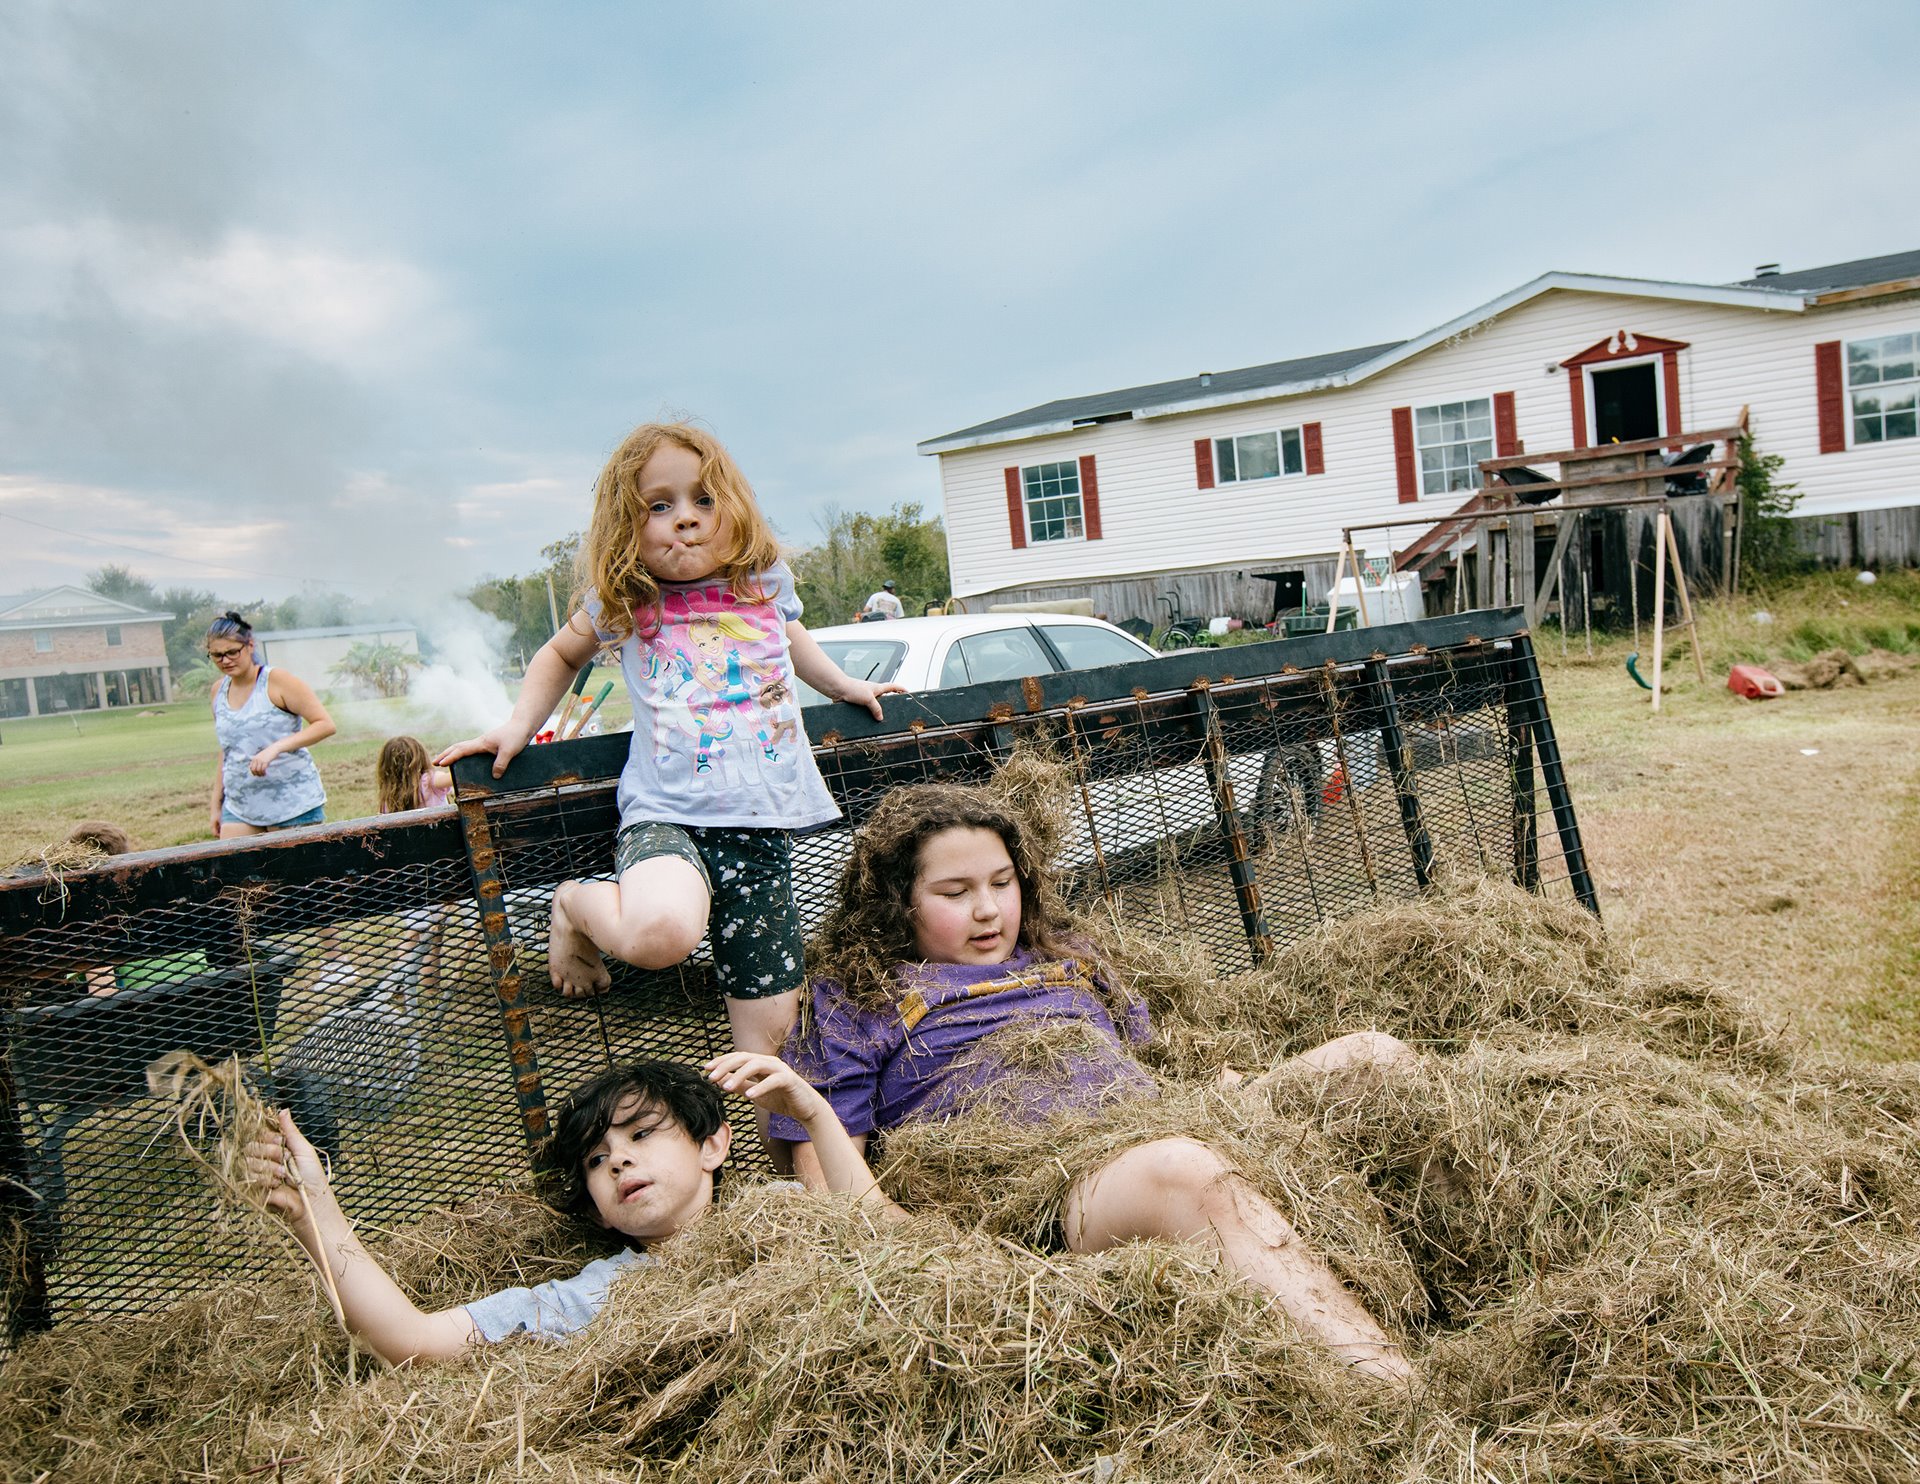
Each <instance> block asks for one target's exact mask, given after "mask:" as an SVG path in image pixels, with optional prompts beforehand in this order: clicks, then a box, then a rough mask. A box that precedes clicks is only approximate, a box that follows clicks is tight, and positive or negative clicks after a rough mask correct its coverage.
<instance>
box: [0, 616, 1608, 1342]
mask: <svg viewBox="0 0 1920 1484" xmlns="http://www.w3.org/2000/svg"><path fill="white" fill-rule="evenodd" d="M887 706H888V713H889V714H888V719H887V721H886V722H885V723H877V722H874V721H873V720H872V719H871V718H870V717H868V716H867V715H866V714H865V713H863V712H857V711H855V710H854V709H853V708H851V707H846V706H839V707H823V708H816V709H814V710H812V711H810V712H809V713H808V714H807V725H808V729H809V735H810V736H812V737H813V738H814V739H815V741H814V753H815V756H816V757H817V758H818V760H819V763H820V767H821V771H822V772H823V773H824V775H825V777H826V779H827V783H828V786H829V788H830V789H831V790H832V791H833V793H834V796H835V797H836V798H837V799H838V800H839V802H840V804H841V807H842V808H843V809H844V810H845V812H846V816H847V817H846V820H844V821H843V822H842V823H840V824H838V825H835V826H832V827H830V828H827V829H824V830H821V831H818V832H814V833H811V834H808V835H806V836H804V837H802V838H799V839H797V840H796V841H795V843H794V869H793V889H794V893H795V896H796V899H797V901H798V904H799V907H800V912H801V917H802V920H803V922H804V923H805V924H806V925H807V926H808V927H809V929H811V927H812V926H813V925H814V924H815V923H817V922H818V921H819V919H820V916H821V914H822V912H823V911H824V910H825V907H826V905H827V903H828V902H829V900H830V898H831V894H832V892H833V891H834V889H835V886H836V882H837V877H838V873H839V867H840V863H841V861H842V860H843V859H844V856H845V853H846V850H847V846H848V838H849V837H848V831H849V828H850V827H852V826H857V825H858V824H859V823H860V822H861V821H862V820H863V819H864V818H865V817H866V815H867V814H868V813H869V812H870V811H871V809H872V807H873V805H874V804H875V802H876V801H877V800H878V799H879V798H880V796H881V795H882V794H883V793H885V792H886V791H887V790H888V789H890V788H893V787H895V786H897V785H900V784H903V783H910V782H916V781H921V780H927V779H945V780H977V779H984V778H986V777H987V776H989V775H990V774H991V772H992V771H993V769H994V768H995V767H996V766H997V765H998V763H999V762H1000V761H1001V760H1002V759H1004V758H1006V757H1008V756H1009V755H1011V754H1012V753H1013V752H1014V751H1015V750H1016V749H1018V748H1021V747H1023V746H1033V747H1039V748H1042V749H1044V750H1045V751H1047V752H1048V753H1049V754H1050V755H1051V756H1052V757H1054V758H1056V759H1058V760H1059V761H1061V762H1063V763H1065V764H1067V765H1069V767H1070V768H1071V770H1072V777H1073V807H1072V813H1073V816H1074V818H1073V820H1072V828H1071V829H1070V831H1069V833H1068V837H1067V839H1066V841H1065V843H1064V844H1063V846H1062V849H1061V853H1060V858H1059V864H1060V866H1061V867H1062V868H1063V869H1064V870H1065V871H1066V872H1067V873H1068V878H1069V882H1070V885H1071V889H1072V893H1073V895H1074V897H1075V898H1076V899H1077V900H1078V902H1079V903H1080V905H1081V906H1082V907H1083V908H1084V909H1086V910H1088V911H1091V912H1096V913H1112V914H1115V915H1117V916H1118V917H1119V918H1121V919H1123V920H1125V921H1126V922H1128V923H1129V924H1131V925H1133V926H1135V927H1140V926H1146V927H1149V928H1153V927H1158V926H1164V928H1165V929H1166V930H1167V931H1169V932H1174V933H1179V934H1182V935H1184V936H1185V937H1187V938H1189V939H1191V940H1193V941H1196V942H1198V943H1200V944H1202V945H1204V946H1205V948H1206V950H1207V951H1208V952H1209V953H1210V954H1211V956H1212V958H1213V961H1214V964H1215V966H1216V968H1217V969H1218V971H1219V972H1221V973H1223V974H1225V973H1231V972H1234V971H1237V970H1240V969H1244V968H1246V967H1249V966H1251V965H1253V964H1256V963H1258V962H1260V961H1261V960H1263V959H1265V958H1266V957H1267V956H1268V955H1270V954H1272V953H1273V952H1275V951H1276V950H1277V949H1279V948H1281V947H1284V946H1285V945H1286V944H1287V943H1288V942H1290V941H1293V940H1296V939H1298V938H1300V937H1302V936H1304V935H1306V934H1308V933H1311V932H1314V931H1316V930H1318V928H1319V927H1320V926H1321V925H1322V924H1324V923H1329V922H1337V921H1338V920H1340V919H1341V918H1343V917H1345V916H1347V915H1349V914H1351V913H1353V912H1355V911H1357V910H1360V909H1362V908H1364V907H1366V906H1368V905H1370V904H1372V903H1374V902H1376V901H1379V900H1382V899H1389V898H1403V897H1408V896H1411V895H1414V894H1416V893H1418V892H1420V891H1421V890H1423V889H1424V888H1425V887H1426V885H1427V884H1428V883H1429V882H1430V881H1431V880H1433V879H1434V877H1435V875H1436V873H1439V872H1441V871H1443V870H1446V869H1459V868H1465V869H1468V870H1471V871H1478V872H1485V873H1489V874H1492V875H1496V876H1503V877H1508V878H1510V879H1513V880H1515V881H1517V882H1519V883H1520V884H1522V885H1523V886H1525V887H1527V888H1529V889H1530V890H1535V891H1542V892H1555V893H1563V894H1570V895H1572V896H1574V897H1576V898H1577V899H1578V900H1580V901H1581V902H1583V903H1584V904H1585V905H1586V906H1587V907H1589V908H1590V909H1592V908H1593V907H1594V905H1595V904H1594V894H1593V887H1592V883H1591V880H1590V879H1589V877H1588V874H1587V870H1586V865H1585V861H1584V858H1583V855H1582V852H1581V847H1580V838H1579V829H1578V825H1577V822H1576V820H1575V817H1574V812H1573V806H1572V803H1571V800H1570V799H1569V797H1568V794H1567V788H1566V780H1565V777H1564V774H1563V772H1562V770H1561V766H1560V758H1559V751H1558V748H1557V746H1556V744H1555V740H1554V735H1553V729H1552V725H1551V722H1550V720H1549V718H1548V714H1547V708H1546V702H1545V697H1544V695H1543V693H1542V691H1541V685H1540V673H1539V669H1538V666H1537V665H1536V663H1535V659H1534V654H1533V650H1532V647H1531V644H1530V642H1529V640H1528V637H1527V635H1526V632H1525V630H1524V628H1523V627H1522V625H1521V619H1520V615H1519V613H1518V611H1517V610H1513V611H1506V612H1478V613H1469V614H1463V615H1458V616H1455V617H1453V618H1448V619H1439V620H1433V621H1429V622H1426V623H1420V624H1408V625H1401V626H1397V627H1393V628H1383V629H1370V630H1363V631H1359V632H1351V633H1341V634H1334V635H1325V636H1313V637H1309V638H1300V639H1291V640H1286V641H1276V642H1272V643H1263V644H1254V645H1247V646H1242V647H1237V648H1230V649H1219V650H1195V651H1188V652H1185V653H1182V654H1176V655H1168V656H1166V657H1164V658H1160V659H1154V660H1143V661H1141V662H1140V663H1138V664H1131V665H1122V666H1114V667H1110V668H1107V669H1102V670H1090V671H1077V672H1072V673H1068V674H1062V675H1047V676H1040V677H1036V678H1033V679H1029V680H1025V681H1019V682H1010V683H1007V684H998V685H980V686H972V687H969V688H966V689H963V690H955V691H944V692H939V693H935V694H930V695H924V696H917V697H890V698H889V700H888V703H887ZM627 745H628V738H627V737H626V735H624V734H620V735H614V736H607V737H599V738H593V739H590V740H585V741H579V742H573V743H567V744H562V745H558V746H548V747H539V748H533V749H531V750H529V751H528V752H527V753H525V754H523V755H522V756H521V757H520V758H517V759H516V760H515V761H514V763H513V766H512V767H511V768H509V769H508V771H507V774H506V776H505V777H504V778H502V779H498V780H496V779H494V778H493V777H492V775H491V772H490V760H488V759H469V760H467V761H465V762H463V763H462V764H461V765H460V766H459V768H458V769H456V775H457V785H458V786H457V794H456V797H457V800H458V802H457V807H456V809H454V810H451V811H449V810H441V811H418V812H415V813H411V814H400V815H389V816H385V817H383V818H379V819H368V820H357V821H353V822H350V823H344V824H337V825H322V826H316V827H313V828H310V829H303V830H296V831H287V832H284V833H281V834H276V835H269V836H264V837H255V838H250V839H247V840H239V841H233V842H216V843H210V844H205V845H193V846H185V847H180V848H176V849H171V850H159V851H148V852H144V853H141V854H137V855H128V856H121V857H116V858H113V859H110V860H105V861H102V862H100V863H98V864H96V865H93V866H91V867H89V868H87V869H83V870H75V871H70V872H64V873H60V872H48V873H41V872H27V873H23V874H18V875H15V876H12V877H8V878H4V879H0V940H4V941H3V942H0V949H3V950H4V951H3V953H0V966H4V967H0V976H4V977H0V1006H3V1007H4V1014H3V1015H0V1038H4V1041H3V1044H0V1238H3V1239H4V1241H5V1243H6V1246H7V1249H8V1250H7V1252H6V1255H5V1256H6V1261H5V1271H6V1273H7V1292H6V1318H7V1328H8V1332H9V1334H11V1335H13V1336H17V1335H19V1334H20V1333H21V1332H23V1331H25V1330H29V1329H35V1328H43V1327H46V1326H48V1325H50V1324H53V1323H55V1322H68V1321H72V1320H80V1319H89V1318H99V1317H102V1316H108V1315H113V1314H125V1313H132V1312H138V1311H143V1310H148V1309H152V1308H155V1307H158V1306H161V1305H164V1304H166V1303H168V1302H170V1301H171V1300H173V1299H175V1298H177V1297H179V1296H181V1295H182V1294H185V1293H189V1292H193V1291H196V1290H199V1289H202V1288H205V1287H208V1286H211V1285H214V1284H218V1283H220V1282H222V1281H225V1280H227V1279H230V1278H231V1277H233V1276H236V1275H237V1273H238V1272H239V1271H240V1264H241V1262H242V1259H243V1256H244V1254H245V1252H246V1250H247V1244H246V1241H245V1239H244V1238H243V1237H242V1236H241V1235H239V1234H237V1233H235V1232H234V1231H233V1230H232V1228H231V1227H230V1226H229V1225H228V1224H227V1223H226V1222H225V1221H223V1219H222V1218H221V1216H220V1213H219V1211H218V1207H217V1203H216V1202H215V1201H214V1200H213V1199H212V1198H211V1197H210V1195H209V1192H208V1190H207V1188H206V1186H205V1183H204V1181H203V1179H202V1178H201V1176H200V1175H199V1174H198V1172H197V1171H196V1170H195V1169H194V1168H193V1166H192V1163H191V1161H190V1160H189V1158H188V1157H187V1155H186V1153H185V1151H183V1150H182V1149H181V1148H180V1147H179V1145H178V1140H177V1137H176V1136H175V1135H174V1133H173V1132H172V1128H171V1124H170V1122H169V1118H168V1112H167V1109H166V1108H165V1107H163V1106H162V1105H161V1104H160V1103H159V1102H158V1101H156V1100H155V1099H153V1098H152V1097H150V1096H149V1095H148V1094H147V1091H146V1081H145V1069H146V1067H147V1065H148V1064H149V1063H150V1062H151V1061H153V1060H154V1059H155V1058H157V1057H159V1056H161V1055H163V1054H165V1053H167V1052H170V1051H175V1050H182V1049H184V1050H190V1051H192V1052H194V1053H196V1054H198V1055H199V1056H201V1057H203V1058H205V1059H208V1060H213V1059H216V1058H221V1057H225V1056H228V1055H237V1056H240V1057H242V1058H243V1059H244V1060H245V1062H246V1065H247V1067H248V1070H249V1074H250V1075H251V1076H252V1077H253V1079H254V1080H255V1081H256V1083H257V1084H258V1085H259V1086H260V1087H261V1088H262V1089H264V1090H265V1091H267V1092H268V1094H269V1095H270V1096H272V1097H273V1098H275V1099H276V1100H278V1101H281V1102H283V1103H285V1104H286V1105H287V1106H289V1107H291V1108H292V1109H293V1110H294V1112H295V1116H296V1117H297V1118H298V1119H299V1121H300V1123H301V1126H302V1127H303V1128H304V1129H305V1130H306V1131H307V1132H308V1133H309V1135H310V1136H312V1137H313V1138H314V1139H315V1141H316V1142H317V1143H320V1144H322V1145H323V1147H326V1148H327V1149H328V1150H329V1151H330V1152H331V1153H332V1155H333V1156H334V1159H335V1169H336V1181H335V1184H336V1188H337V1189H338V1190H339V1192H340V1196H341V1199H342V1202H343V1204H344V1205H345V1206H346V1208H347V1209H348V1211H350V1212H351V1213H353V1214H354V1215H355V1217H356V1218H357V1219H359V1220H360V1221H361V1222H363V1223H365V1224H368V1225H371V1226H375V1227H379V1226H390V1225H393V1224H396V1223H401V1222H405V1221H407V1220H409V1219H411V1218H413V1217H416V1216H418V1215H419V1214H421V1213H423V1212H425V1211H427V1210H429V1209H432V1208H434V1207H437V1206H444V1205H446V1204H449V1203H452V1202H456V1201H459V1200H461V1199H462V1198H464V1197H466V1196H468V1195H470V1194H472V1193H473V1192H475V1191H476V1190H479V1189H483V1188H485V1187H487V1186H489V1185H492V1184H495V1183H497V1182H499V1181H502V1180H505V1179H508V1178H510V1177H512V1176H514V1175H516V1174H518V1173H521V1172H523V1171H524V1170H525V1168H526V1157H527V1148H528V1144H529V1142H530V1141H532V1140H535V1139H537V1138H539V1137H540V1136H541V1135H542V1134H543V1133H544V1131H545V1128H546V1117H547V1108H548V1104H549V1101H550V1100H553V1099H556V1098H557V1097H558V1096H560V1095H563V1094H564V1093H565V1092H566V1091H567V1090H568V1089H569V1088H570V1087H572V1086H573V1085H574V1084H576V1083H578V1082H580V1081H582V1080H584V1079H585V1078H586V1077H588V1076H590V1075H592V1074H593V1073H595V1072H597V1071H599V1070H601V1069H602V1068H604V1067H605V1066H607V1065H608V1064H609V1063H611V1062H613V1061H615V1060H621V1059H630V1058H634V1057H638V1056H666V1057H676V1058H682V1059H687V1060H698V1059H703V1058H705V1057H707V1056H710V1055H713V1054H715V1053H717V1052H719V1051H721V1050H724V1049H726V1045H727V1029H726V1017H725V1013H724V1010H723V1008H722V1006H721V1004H720V1001H719V998H718V996H717V994H716V992H715V990H714V989H713V988H712V986H711V982H710V972H709V960H708V958H707V953H706V949H705V947H704V945H703V946H702V948H701V949H700V950H699V951H698V952H697V953H696V954H695V955H694V957H693V958H691V959H690V960H688V961H687V962H686V963H685V964H683V965H681V966H680V967H678V968H676V969H672V970H667V971H664V972H660V973H645V972H641V971H638V970H633V969H629V968H627V967H625V966H623V965H618V964H616V965H613V966H612V967H613V968H614V971H615V973H614V987H613V989H612V991H611V992H610V993H609V994H607V995H604V996H601V997H599V998H595V999H590V1000H563V999H561V998H560V997H559V996H558V995H557V994H556V993H555V992H554V991H553V990H552V989H551V988H550V986H549V984H548V981H547V976H546V965H545V960H544V947H545V942H546V912H547V905H548V898H549V896H550V893H551V889H552V886H553V885H554V883H556V882H558V881H561V880H565V879H567V878H569V877H577V876H582V875H596V874H604V873H606V872H607V871H609V870H610V868H611V864H612V842H613V834H614V826H615V802H614V793H615V783H616V780H617V778H618V775H619V772H620V769H621V767H622V765H623V764H624V762H625V760H626V752H627ZM742 1116H744V1115H742ZM746 1121H748V1122H750V1119H748V1120H746ZM740 1157H741V1159H742V1161H743V1162H744V1163H745V1164H747V1165H748V1166H751V1165H752V1164H753V1162H754V1161H755V1160H756V1159H759V1158H760V1157H761V1156H760V1153H759V1151H758V1149H757V1148H756V1147H755V1146H754V1143H753V1141H752V1140H748V1141H746V1143H745V1144H743V1145H742V1146H740Z"/></svg>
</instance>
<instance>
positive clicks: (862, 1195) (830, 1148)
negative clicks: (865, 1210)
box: [706, 1051, 907, 1221]
mask: <svg viewBox="0 0 1920 1484" xmlns="http://www.w3.org/2000/svg"><path fill="white" fill-rule="evenodd" d="M706 1072H707V1079H708V1080H709V1081H710V1082H713V1083H715V1084H716V1085H718V1086H719V1087H721V1088H723V1089H724V1090H725V1091H727V1092H737V1093H740V1094H741V1095H742V1096H743V1097H745V1098H746V1099H747V1101H748V1102H750V1103H752V1104H753V1105H754V1107H756V1108H764V1109H766V1111H768V1112H769V1113H779V1114H783V1115H784V1116H786V1117H788V1118H791V1119H792V1120H793V1121H794V1122H795V1123H797V1124H799V1125H800V1126H801V1127H802V1128H804V1129H805V1130H806V1131H807V1137H808V1138H809V1139H810V1140H811V1141H812V1143H811V1145H810V1146H808V1147H810V1148H811V1149H812V1151H813V1153H814V1155H815V1157H816V1158H817V1159H818V1161H819V1167H820V1172H821V1174H822V1175H823V1176H825V1178H826V1183H827V1189H829V1190H834V1191H839V1192H841V1193H842V1194H848V1195H852V1196H853V1197H854V1198H855V1199H856V1200H858V1201H859V1202H860V1204H861V1205H863V1206H867V1207H870V1208H871V1209H872V1210H873V1212H874V1214H875V1215H878V1216H884V1217H886V1218H887V1219H888V1220H892V1221H904V1220H905V1219H906V1215H907V1213H906V1212H905V1211H903V1210H901V1209H900V1207H899V1206H897V1205H895V1204H894V1202H893V1200H892V1199H891V1198H890V1197H889V1196H888V1195H887V1193H886V1192H885V1191H884V1190H882V1189H881V1188H880V1184H879V1182H878V1181H876V1180H875V1179H874V1178H873V1171H872V1170H870V1169H868V1168H867V1159H866V1155H865V1154H863V1153H862V1152H861V1147H860V1145H859V1144H857V1143H855V1142H854V1139H853V1137H852V1136H851V1135H850V1134H848V1132H847V1130H846V1128H845V1126H843V1125H842V1124H841V1122H840V1118H839V1115H838V1114H836V1113H835V1112H834V1111H833V1105H832V1104H831V1103H829V1102H828V1101H827V1100H826V1099H825V1098H823V1097H822V1096H821V1095H820V1094H819V1092H818V1091H817V1090H816V1089H815V1088H814V1086H813V1085H812V1084H811V1083H810V1082H808V1081H807V1079H806V1078H804V1077H802V1076H801V1075H800V1074H799V1073H798V1072H796V1071H794V1069H793V1068H792V1067H790V1066H788V1065H787V1064H786V1063H785V1062H783V1061H781V1060H780V1058H779V1057H777V1056H765V1055H762V1054H761V1053H759V1052H754V1051H729V1052H728V1053H727V1054H726V1055H724V1056H716V1057H715V1058H714V1059H713V1060H712V1061H710V1062H708V1063H707V1067H706Z"/></svg>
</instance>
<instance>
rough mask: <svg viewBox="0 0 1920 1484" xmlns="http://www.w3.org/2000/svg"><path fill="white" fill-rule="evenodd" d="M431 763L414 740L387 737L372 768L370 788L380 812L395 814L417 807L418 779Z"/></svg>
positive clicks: (419, 741) (417, 741) (412, 738)
mask: <svg viewBox="0 0 1920 1484" xmlns="http://www.w3.org/2000/svg"><path fill="white" fill-rule="evenodd" d="M431 762H432V759H431V758H429V757H428V756H427V745H426V743H424V742H422V741H421V740H420V739H419V738H418V737H389V738H387V740H386V743H385V745H383V746H382V747H381V749H380V757H379V760H378V761H376V762H375V763H374V765H373V778H374V785H375V787H376V788H377V789H378V790H379V794H380V812H381V813H382V814H398V813H400V812H401V811H402V810H405V809H418V808H419V807H420V775H421V774H422V773H424V772H426V771H427V768H428V766H429V765H430V764H431Z"/></svg>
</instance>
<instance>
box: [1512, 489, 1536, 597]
mask: <svg viewBox="0 0 1920 1484" xmlns="http://www.w3.org/2000/svg"><path fill="white" fill-rule="evenodd" d="M1533 522H1534V514H1533V512H1532V511H1531V510H1516V511H1514V512H1513V514H1511V515H1509V516H1508V517H1507V546H1508V552H1507V565H1508V568H1509V569H1510V570H1511V572H1512V574H1513V587H1512V590H1511V593H1510V595H1509V597H1508V601H1509V602H1516V601H1517V602H1520V603H1523V604H1526V605H1527V606H1528V608H1529V609H1531V607H1532V602H1533V567H1534V562H1533ZM1535 621H1536V620H1534V619H1531V618H1529V619H1528V622H1529V623H1530V624H1531V623H1533V622H1535Z"/></svg>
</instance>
